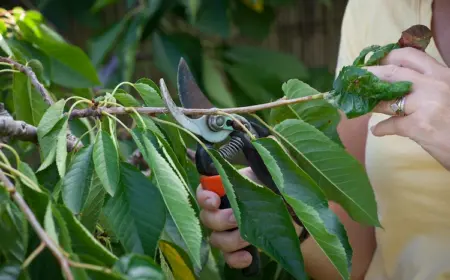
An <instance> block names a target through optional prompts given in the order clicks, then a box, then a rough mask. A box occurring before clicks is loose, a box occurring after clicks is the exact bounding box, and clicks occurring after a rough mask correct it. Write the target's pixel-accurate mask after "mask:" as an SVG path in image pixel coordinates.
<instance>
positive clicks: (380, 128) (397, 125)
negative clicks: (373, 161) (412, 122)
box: [370, 117, 406, 137]
mask: <svg viewBox="0 0 450 280" xmlns="http://www.w3.org/2000/svg"><path fill="white" fill-rule="evenodd" d="M405 129H406V124H405V117H390V118H389V119H387V120H384V121H381V122H379V123H378V124H376V125H374V126H372V127H371V128H370V130H371V131H372V134H373V135H374V136H378V137H381V136H387V135H399V136H406V135H405Z"/></svg>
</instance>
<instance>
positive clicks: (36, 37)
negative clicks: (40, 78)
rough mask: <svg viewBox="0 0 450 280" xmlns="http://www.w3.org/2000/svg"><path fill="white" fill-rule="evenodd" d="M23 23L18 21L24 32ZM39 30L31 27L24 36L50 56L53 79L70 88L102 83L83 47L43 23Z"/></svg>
mask: <svg viewBox="0 0 450 280" xmlns="http://www.w3.org/2000/svg"><path fill="white" fill-rule="evenodd" d="M21 23H22V22H18V24H19V26H20V29H21V31H22V32H23V31H25V30H26V29H27V28H26V26H24V24H21ZM39 32H40V34H36V32H33V31H31V29H29V30H28V32H26V33H24V37H25V40H27V41H28V42H30V43H33V44H34V45H35V46H37V47H38V48H39V50H41V51H42V52H44V53H45V54H47V55H48V56H49V57H50V61H51V68H52V71H51V79H52V81H54V82H55V83H56V84H59V85H61V86H65V87H69V88H85V87H92V86H97V85H100V80H99V78H98V76H97V72H96V70H95V68H94V66H93V65H92V63H91V61H90V59H89V57H88V56H87V55H86V54H85V53H84V52H83V50H82V49H81V48H79V47H78V46H75V45H71V44H68V43H66V42H64V41H63V40H61V38H58V36H55V35H54V32H53V31H52V30H51V29H50V28H47V29H44V28H43V25H40V26H39Z"/></svg>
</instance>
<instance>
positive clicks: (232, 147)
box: [219, 136, 244, 160]
mask: <svg viewBox="0 0 450 280" xmlns="http://www.w3.org/2000/svg"><path fill="white" fill-rule="evenodd" d="M242 148H244V141H242V139H241V138H239V137H237V136H232V137H231V139H230V142H228V143H227V144H225V145H223V146H222V147H220V148H219V154H220V155H221V156H222V157H223V158H225V159H227V160H229V159H231V158H233V157H234V156H235V155H237V154H238V153H239V152H240V151H241V150H242Z"/></svg>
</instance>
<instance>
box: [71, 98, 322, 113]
mask: <svg viewBox="0 0 450 280" xmlns="http://www.w3.org/2000/svg"><path fill="white" fill-rule="evenodd" d="M323 96H324V94H323V93H319V94H315V95H310V96H305V97H299V98H293V99H279V100H277V101H273V102H269V103H264V104H258V105H252V106H245V107H236V108H221V109H219V108H210V109H186V108H180V110H181V112H182V113H183V114H185V115H217V114H219V113H220V112H223V113H228V114H246V113H254V112H256V111H261V110H265V109H271V108H275V107H280V106H286V105H290V104H296V103H301V102H307V101H310V100H315V99H322V98H323ZM133 110H136V111H137V112H138V113H140V114H144V115H151V116H154V115H158V114H167V113H169V110H168V109H167V108H166V107H109V108H106V107H98V108H97V109H92V108H87V109H78V110H73V111H72V114H71V115H70V119H75V118H85V117H98V116H101V114H102V112H107V113H108V114H111V115H128V114H131V113H133Z"/></svg>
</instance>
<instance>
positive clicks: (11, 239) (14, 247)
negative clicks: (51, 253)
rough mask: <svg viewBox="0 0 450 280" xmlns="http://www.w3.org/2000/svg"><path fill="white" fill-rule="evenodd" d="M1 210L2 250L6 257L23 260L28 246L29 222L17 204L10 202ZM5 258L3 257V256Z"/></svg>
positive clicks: (0, 245) (0, 249)
mask: <svg viewBox="0 0 450 280" xmlns="http://www.w3.org/2000/svg"><path fill="white" fill-rule="evenodd" d="M2 208H3V209H1V211H0V236H1V237H2V238H0V252H2V253H3V254H4V255H5V256H4V257H5V258H6V259H8V260H11V261H15V262H23V261H24V260H25V257H26V253H27V252H26V251H27V246H28V242H27V240H28V223H27V221H26V219H25V217H24V215H23V213H22V212H21V211H20V209H19V208H18V207H17V206H16V204H14V203H12V202H9V203H7V204H6V205H4V207H2ZM2 259H3V258H2Z"/></svg>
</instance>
